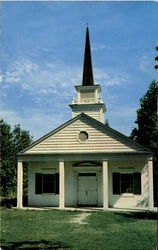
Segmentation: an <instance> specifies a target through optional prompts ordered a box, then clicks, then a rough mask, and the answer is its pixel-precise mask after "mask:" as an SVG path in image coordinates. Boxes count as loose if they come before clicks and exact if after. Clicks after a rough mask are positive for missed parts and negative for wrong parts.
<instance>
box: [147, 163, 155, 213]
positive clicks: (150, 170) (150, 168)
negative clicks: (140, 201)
mask: <svg viewBox="0 0 158 250" xmlns="http://www.w3.org/2000/svg"><path fill="white" fill-rule="evenodd" d="M148 175H149V209H150V210H152V209H153V207H154V193H153V189H154V186H153V161H152V160H148Z"/></svg>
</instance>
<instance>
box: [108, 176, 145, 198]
mask: <svg viewBox="0 0 158 250" xmlns="http://www.w3.org/2000/svg"><path fill="white" fill-rule="evenodd" d="M112 182H113V183H112V185H113V194H114V195H115V194H124V193H125V194H128V193H130V194H131V193H132V194H136V195H137V194H138V195H140V194H141V192H142V191H141V173H140V172H134V173H128V174H127V173H126V174H125V173H120V172H113V173H112Z"/></svg>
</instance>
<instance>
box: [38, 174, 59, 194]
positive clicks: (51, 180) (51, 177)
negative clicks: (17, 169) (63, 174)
mask: <svg viewBox="0 0 158 250" xmlns="http://www.w3.org/2000/svg"><path fill="white" fill-rule="evenodd" d="M35 194H59V173H56V174H42V173H36V174H35Z"/></svg>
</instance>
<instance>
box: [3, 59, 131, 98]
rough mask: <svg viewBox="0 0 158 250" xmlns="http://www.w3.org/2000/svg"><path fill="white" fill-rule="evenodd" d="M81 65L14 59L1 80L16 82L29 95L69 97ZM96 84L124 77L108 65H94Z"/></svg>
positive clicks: (119, 81) (118, 82)
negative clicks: (95, 66)
mask: <svg viewBox="0 0 158 250" xmlns="http://www.w3.org/2000/svg"><path fill="white" fill-rule="evenodd" d="M81 77H82V68H81V67H77V66H74V65H66V64H65V63H63V62H54V63H49V62H46V63H43V64H41V63H37V62H32V61H31V60H29V59H27V60H24V59H23V60H22V59H21V60H19V61H15V62H13V63H12V64H11V65H10V66H9V67H8V70H7V72H5V73H4V74H3V78H4V83H5V86H6V87H7V86H8V85H12V86H14V85H15V84H16V85H17V86H19V87H20V88H22V89H23V90H24V91H27V92H29V93H30V94H31V95H35V96H37V95H47V94H56V95H61V93H64V95H65V97H67V96H72V93H73V91H74V88H73V86H74V85H78V84H81ZM94 77H95V82H96V83H98V82H99V83H102V84H103V85H105V86H107V87H110V86H116V85H122V84H125V83H126V81H127V76H125V75H124V74H121V73H117V72H116V71H115V72H114V71H113V69H108V68H94Z"/></svg>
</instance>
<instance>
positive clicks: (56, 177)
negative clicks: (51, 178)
mask: <svg viewBox="0 0 158 250" xmlns="http://www.w3.org/2000/svg"><path fill="white" fill-rule="evenodd" d="M55 193H56V194H59V173H56V174H55Z"/></svg>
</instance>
